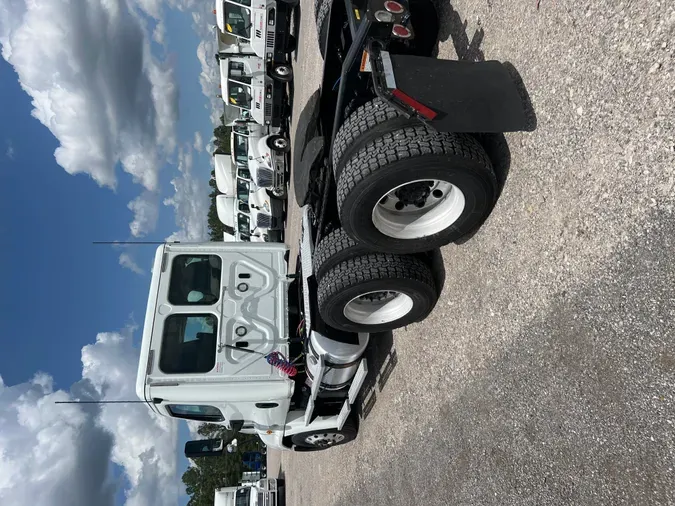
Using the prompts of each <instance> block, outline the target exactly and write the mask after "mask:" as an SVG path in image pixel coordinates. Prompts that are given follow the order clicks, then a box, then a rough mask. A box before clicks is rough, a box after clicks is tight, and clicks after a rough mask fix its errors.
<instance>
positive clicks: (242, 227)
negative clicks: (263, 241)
mask: <svg viewBox="0 0 675 506" xmlns="http://www.w3.org/2000/svg"><path fill="white" fill-rule="evenodd" d="M237 225H238V227H239V233H240V234H242V235H243V234H246V235H250V234H251V220H250V219H249V217H248V215H246V214H242V213H239V218H238V220H237Z"/></svg>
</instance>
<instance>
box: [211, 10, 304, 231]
mask: <svg viewBox="0 0 675 506" xmlns="http://www.w3.org/2000/svg"><path fill="white" fill-rule="evenodd" d="M296 3H297V1H296V0H293V1H290V2H285V1H279V2H277V1H275V0H270V1H260V0H239V1H234V0H218V1H216V8H215V9H214V11H213V13H214V14H215V16H216V34H217V35H216V36H217V42H218V53H217V54H216V59H217V61H218V64H219V67H220V80H221V84H220V87H221V91H222V98H223V100H224V101H225V104H226V106H228V107H231V108H234V109H235V110H237V111H238V113H239V118H238V119H236V120H235V121H233V122H231V123H230V124H229V126H230V127H231V128H232V133H231V142H230V150H231V153H230V155H218V154H217V155H215V157H214V158H215V160H214V163H215V177H216V183H217V188H218V191H219V192H220V193H221V195H219V196H218V197H217V199H216V209H217V212H218V218H219V219H220V221H221V222H222V223H223V224H224V225H225V226H226V228H227V229H228V230H231V232H225V234H224V237H223V240H224V241H226V242H233V241H236V242H249V241H252V242H281V241H283V229H284V219H285V200H286V196H287V183H288V174H289V172H288V167H289V161H288V153H289V151H290V142H289V123H288V117H289V112H290V110H289V100H288V89H287V83H288V82H289V81H291V80H292V78H293V69H292V66H291V63H290V53H291V52H292V51H293V50H294V49H295V39H294V37H293V36H292V35H291V33H290V30H289V25H290V22H291V14H292V12H293V7H294V6H295V4H296Z"/></svg>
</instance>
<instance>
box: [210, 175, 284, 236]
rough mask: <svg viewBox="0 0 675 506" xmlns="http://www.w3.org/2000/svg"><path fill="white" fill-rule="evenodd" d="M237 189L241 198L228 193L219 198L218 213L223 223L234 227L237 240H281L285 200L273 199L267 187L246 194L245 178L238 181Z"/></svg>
mask: <svg viewBox="0 0 675 506" xmlns="http://www.w3.org/2000/svg"><path fill="white" fill-rule="evenodd" d="M242 185H243V186H242ZM238 189H239V190H240V191H239V192H238V197H240V198H237V197H232V196H227V195H218V196H217V197H216V212H217V214H218V219H219V220H220V222H221V223H222V224H223V225H226V226H228V227H233V228H234V231H235V234H236V235H235V236H236V237H237V240H238V241H252V242H269V241H273V242H278V241H282V240H283V225H284V208H283V202H282V201H280V200H275V199H271V198H270V197H269V196H268V195H267V193H265V191H264V190H258V191H256V192H253V193H250V194H249V193H247V192H248V183H247V182H246V181H241V180H239V185H238Z"/></svg>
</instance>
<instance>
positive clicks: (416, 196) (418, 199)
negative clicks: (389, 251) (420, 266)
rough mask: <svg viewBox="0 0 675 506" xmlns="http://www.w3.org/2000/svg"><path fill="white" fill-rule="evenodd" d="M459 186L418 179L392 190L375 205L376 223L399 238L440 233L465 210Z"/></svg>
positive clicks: (373, 212) (374, 222)
mask: <svg viewBox="0 0 675 506" xmlns="http://www.w3.org/2000/svg"><path fill="white" fill-rule="evenodd" d="M465 206H466V199H465V197H464V193H463V192H462V190H460V189H459V187H457V186H455V185H453V184H452V183H449V182H447V181H442V180H418V181H410V182H408V183H404V184H402V185H399V186H397V187H395V188H392V189H391V190H389V191H388V192H387V193H386V194H384V195H383V196H382V197H381V198H380V200H379V201H378V202H377V203H376V204H375V206H374V207H373V211H372V220H373V225H374V226H375V228H377V229H378V230H379V231H380V232H381V233H383V234H384V235H386V236H389V237H393V238H396V239H420V238H423V237H429V236H432V235H434V234H438V233H439V232H442V231H443V230H445V229H447V228H449V227H450V226H451V225H452V224H453V223H455V222H456V221H457V220H458V219H459V217H460V216H461V215H462V213H463V212H464V208H465Z"/></svg>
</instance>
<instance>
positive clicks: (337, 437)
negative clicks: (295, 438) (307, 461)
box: [305, 432, 345, 448]
mask: <svg viewBox="0 0 675 506" xmlns="http://www.w3.org/2000/svg"><path fill="white" fill-rule="evenodd" d="M344 439H345V437H344V436H343V435H342V434H339V433H337V432H325V433H323V434H312V435H311V436H307V437H306V438H305V443H307V444H310V445H312V446H319V447H323V448H325V447H327V446H333V445H336V444H338V443H341V442H342V441H344Z"/></svg>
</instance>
